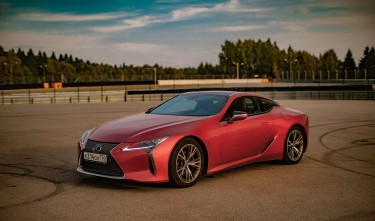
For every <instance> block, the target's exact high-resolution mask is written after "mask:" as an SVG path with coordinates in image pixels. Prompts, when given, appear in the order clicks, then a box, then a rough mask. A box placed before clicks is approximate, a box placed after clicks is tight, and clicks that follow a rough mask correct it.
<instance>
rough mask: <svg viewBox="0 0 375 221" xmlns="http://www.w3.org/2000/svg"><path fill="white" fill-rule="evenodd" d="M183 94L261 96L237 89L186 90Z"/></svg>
mask: <svg viewBox="0 0 375 221" xmlns="http://www.w3.org/2000/svg"><path fill="white" fill-rule="evenodd" d="M184 94H214V95H221V96H228V97H230V96H233V95H246V96H257V97H263V96H261V95H259V94H257V93H251V92H239V91H194V92H186V93H184Z"/></svg>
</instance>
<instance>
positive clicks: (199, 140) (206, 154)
mask: <svg viewBox="0 0 375 221" xmlns="http://www.w3.org/2000/svg"><path fill="white" fill-rule="evenodd" d="M187 138H190V139H193V140H195V141H196V142H198V143H199V145H200V146H201V147H202V151H203V156H204V165H203V173H202V175H206V174H207V168H208V160H209V159H208V152H207V147H206V144H205V143H204V142H203V141H202V140H201V139H200V138H199V137H197V136H186V137H183V138H181V139H180V140H179V141H178V142H177V143H176V145H175V146H174V147H173V149H174V148H175V147H176V146H177V144H178V143H179V142H181V141H182V140H184V139H187ZM170 157H171V156H169V158H170ZM168 162H169V163H170V159H169V160H168Z"/></svg>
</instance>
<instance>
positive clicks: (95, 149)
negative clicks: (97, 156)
mask: <svg viewBox="0 0 375 221" xmlns="http://www.w3.org/2000/svg"><path fill="white" fill-rule="evenodd" d="M102 148H103V146H102V145H101V144H97V145H95V147H94V148H92V151H93V152H100V151H101V150H102Z"/></svg>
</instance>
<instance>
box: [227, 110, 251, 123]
mask: <svg viewBox="0 0 375 221" xmlns="http://www.w3.org/2000/svg"><path fill="white" fill-rule="evenodd" d="M247 117H248V115H247V113H246V112H243V111H233V117H232V118H231V119H229V120H228V123H233V122H235V121H240V120H245V119H246V118H247Z"/></svg>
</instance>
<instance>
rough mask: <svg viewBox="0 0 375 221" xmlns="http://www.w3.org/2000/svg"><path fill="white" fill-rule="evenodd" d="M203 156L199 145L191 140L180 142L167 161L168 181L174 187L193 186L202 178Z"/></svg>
mask: <svg viewBox="0 0 375 221" xmlns="http://www.w3.org/2000/svg"><path fill="white" fill-rule="evenodd" d="M203 165H204V155H203V151H202V147H201V146H200V144H199V143H198V142H197V141H195V140H194V139H191V138H186V139H183V140H182V141H180V142H179V143H178V144H177V145H176V147H175V148H174V150H173V151H172V155H171V158H170V161H169V180H170V183H171V184H172V185H173V186H176V187H190V186H193V185H194V184H195V183H196V182H198V179H199V178H200V177H201V176H202V172H203Z"/></svg>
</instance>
